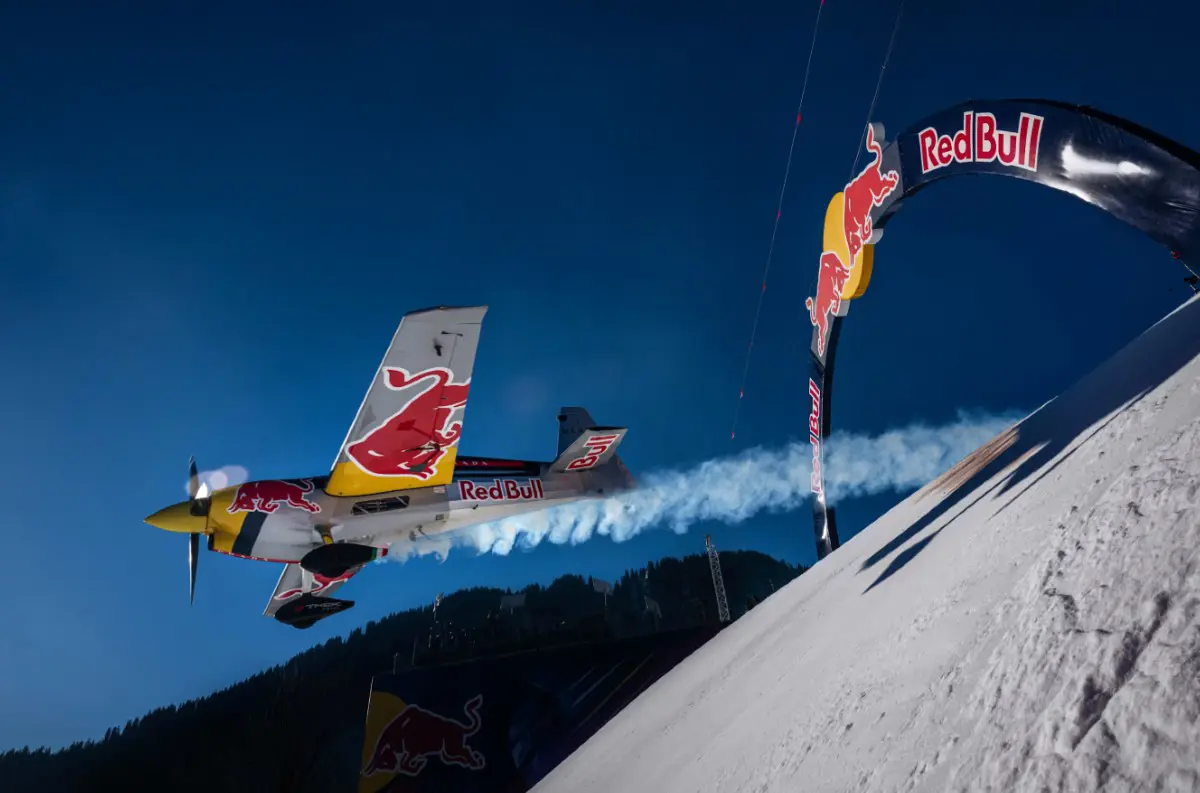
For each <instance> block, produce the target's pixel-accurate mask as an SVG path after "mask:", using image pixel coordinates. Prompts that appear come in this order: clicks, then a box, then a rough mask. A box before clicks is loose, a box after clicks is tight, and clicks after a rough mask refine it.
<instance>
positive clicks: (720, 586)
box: [704, 534, 729, 622]
mask: <svg viewBox="0 0 1200 793" xmlns="http://www.w3.org/2000/svg"><path fill="white" fill-rule="evenodd" d="M704 550H705V551H707V552H708V566H709V569H711V570H712V579H713V591H714V592H716V593H717V619H719V620H720V621H721V622H729V599H728V598H726V597H725V579H724V578H722V577H721V558H720V557H719V556H717V549H716V548H715V547H713V542H712V535H711V534H705V535H704Z"/></svg>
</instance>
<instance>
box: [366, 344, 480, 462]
mask: <svg viewBox="0 0 1200 793" xmlns="http://www.w3.org/2000/svg"><path fill="white" fill-rule="evenodd" d="M383 376H384V378H385V380H384V382H385V383H386V384H387V387H388V388H390V389H392V390H393V391H404V390H407V389H409V388H413V389H416V391H417V393H416V394H415V395H414V396H413V397H412V398H410V399H409V400H408V401H407V402H406V403H404V406H403V407H402V408H400V410H398V411H396V412H395V413H393V414H392V415H391V416H389V417H388V418H387V420H386V421H384V422H383V423H382V424H380V425H379V426H378V427H376V428H375V429H373V430H371V431H370V432H368V433H367V434H366V435H364V436H363V437H362V438H360V439H359V440H357V441H355V442H353V443H351V444H350V445H348V446H347V447H346V454H347V455H348V456H349V457H350V459H351V460H353V461H354V463H355V464H356V465H357V466H358V467H359V468H361V469H362V470H363V471H365V472H367V473H368V474H373V475H375V476H395V477H413V478H415V479H422V480H423V479H429V478H430V477H432V476H434V475H435V474H436V473H437V471H438V464H439V463H440V462H441V460H442V458H443V457H445V456H446V453H447V451H448V450H449V449H450V448H451V447H453V446H454V445H455V444H457V443H458V439H459V437H461V436H462V420H461V418H459V419H455V415H456V414H457V413H458V411H459V410H460V409H461V408H463V407H464V406H465V405H466V404H467V392H468V391H469V390H470V388H471V381H470V380H469V379H468V380H466V381H465V382H462V383H454V382H451V377H452V374H451V372H450V370H449V369H445V368H442V367H436V368H433V369H426V370H425V371H423V372H417V373H415V374H410V373H409V372H408V370H406V369H402V368H400V367H391V366H389V367H386V368H384V370H383Z"/></svg>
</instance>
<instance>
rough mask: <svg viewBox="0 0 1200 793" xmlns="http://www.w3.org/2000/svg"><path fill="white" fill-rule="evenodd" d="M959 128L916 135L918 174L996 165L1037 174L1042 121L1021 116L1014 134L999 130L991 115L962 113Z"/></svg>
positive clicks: (926, 128)
mask: <svg viewBox="0 0 1200 793" xmlns="http://www.w3.org/2000/svg"><path fill="white" fill-rule="evenodd" d="M962 118H963V122H962V128H961V129H960V130H958V131H957V132H955V133H954V134H953V135H939V134H938V132H937V130H936V129H934V128H933V127H925V129H923V130H921V131H920V132H918V133H917V141H918V143H919V145H920V148H921V173H922V174H927V173H929V172H930V171H936V170H937V169H938V168H945V167H946V166H947V165H952V164H954V163H969V162H999V163H1000V164H1001V165H1010V166H1012V167H1014V168H1023V169H1025V170H1026V171H1034V172H1036V171H1037V168H1038V148H1039V147H1040V146H1041V142H1042V126H1043V124H1044V122H1045V119H1044V118H1043V117H1042V116H1035V115H1033V114H1032V113H1022V114H1021V120H1020V122H1019V123H1018V124H1017V130H1016V131H1015V132H1012V131H1009V130H1003V129H1000V128H999V126H998V125H997V124H996V116H995V115H994V114H992V113H975V112H972V111H970V110H968V111H966V112H964V113H963V114H962Z"/></svg>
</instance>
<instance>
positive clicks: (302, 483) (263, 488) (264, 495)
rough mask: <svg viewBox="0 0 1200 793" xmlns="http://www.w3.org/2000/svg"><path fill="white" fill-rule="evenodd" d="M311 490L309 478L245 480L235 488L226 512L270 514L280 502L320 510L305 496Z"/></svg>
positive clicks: (310, 510)
mask: <svg viewBox="0 0 1200 793" xmlns="http://www.w3.org/2000/svg"><path fill="white" fill-rule="evenodd" d="M312 491H313V483H312V480H311V479H300V480H296V481H290V482H289V481H287V480H284V479H265V480H263V481H261V482H247V483H246V484H244V485H241V486H240V487H238V489H237V493H236V494H235V495H234V497H233V503H232V504H230V505H229V509H228V512H229V513H230V514H235V513H238V512H266V513H267V514H271V513H273V512H275V510H277V509H279V506H280V505H281V504H282V505H283V506H287V507H294V508H295V509H303V510H305V511H306V512H314V513H315V512H320V511H321V507H320V505H318V504H314V503H313V502H311V501H309V500H308V499H307V498H306V496H307V495H308V494H309V493H311V492H312Z"/></svg>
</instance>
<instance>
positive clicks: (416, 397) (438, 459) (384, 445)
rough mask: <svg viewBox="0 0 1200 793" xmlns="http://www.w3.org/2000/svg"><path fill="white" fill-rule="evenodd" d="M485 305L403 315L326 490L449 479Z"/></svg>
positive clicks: (363, 491)
mask: <svg viewBox="0 0 1200 793" xmlns="http://www.w3.org/2000/svg"><path fill="white" fill-rule="evenodd" d="M486 313H487V306H470V307H466V308H431V309H425V310H422V311H414V312H411V313H409V314H406V315H405V316H404V318H403V319H402V320H401V321H400V327H399V328H397V330H396V334H395V336H393V337H392V343H391V345H390V346H388V349H387V353H385V354H384V356H383V362H382V363H381V364H380V365H379V370H378V371H377V372H376V373H375V379H374V380H372V381H371V387H370V388H369V389H367V395H366V397H364V399H363V402H362V405H361V406H360V407H359V409H358V415H356V416H355V417H354V423H353V424H351V425H350V431H349V432H348V433H346V439H345V440H344V441H342V448H341V450H339V451H338V456H337V459H335V460H334V463H333V470H332V472H331V473H330V475H329V482H328V483H327V484H326V486H325V491H326V492H327V493H329V494H330V495H334V496H365V495H373V494H376V493H387V492H390V491H394V490H407V489H408V488H413V487H429V486H431V485H444V484H447V483H448V482H450V480H451V479H452V478H453V477H454V461H455V459H456V458H457V456H458V440H459V437H460V436H461V435H462V426H463V414H464V412H465V410H466V404H467V392H468V391H469V390H470V385H471V372H472V370H473V369H474V367H475V350H476V348H477V347H478V346H479V333H480V329H481V327H482V324H483V316H484V314H486Z"/></svg>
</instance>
